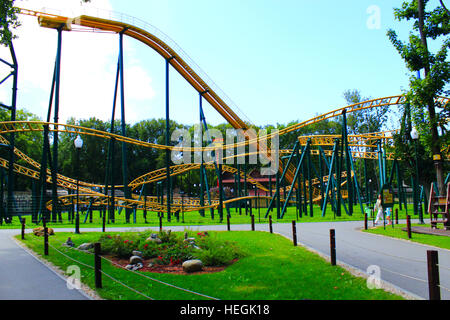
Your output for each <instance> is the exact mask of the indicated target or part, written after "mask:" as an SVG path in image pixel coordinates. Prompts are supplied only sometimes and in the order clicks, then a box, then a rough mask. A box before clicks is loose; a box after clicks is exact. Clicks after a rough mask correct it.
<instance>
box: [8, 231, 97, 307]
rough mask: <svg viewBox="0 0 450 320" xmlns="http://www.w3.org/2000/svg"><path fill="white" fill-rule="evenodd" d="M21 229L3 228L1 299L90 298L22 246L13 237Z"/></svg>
mask: <svg viewBox="0 0 450 320" xmlns="http://www.w3.org/2000/svg"><path fill="white" fill-rule="evenodd" d="M30 231H31V230H30ZM18 233H20V230H0V300H87V299H89V298H88V297H87V295H85V294H84V293H83V292H81V291H79V290H76V289H68V288H67V285H66V281H65V280H64V279H62V278H61V277H60V276H59V275H57V274H56V273H55V272H54V271H53V270H51V269H50V268H49V267H47V266H46V265H44V264H43V263H42V262H40V261H38V260H37V259H36V258H35V257H34V256H32V255H31V254H29V253H28V252H27V251H26V250H24V249H23V248H22V247H21V246H19V245H18V244H17V243H16V242H15V241H14V240H13V239H12V236H13V235H16V234H18Z"/></svg>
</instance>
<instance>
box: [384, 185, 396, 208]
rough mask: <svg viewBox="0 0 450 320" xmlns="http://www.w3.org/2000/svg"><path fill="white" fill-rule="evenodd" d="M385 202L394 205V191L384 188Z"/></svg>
mask: <svg viewBox="0 0 450 320" xmlns="http://www.w3.org/2000/svg"><path fill="white" fill-rule="evenodd" d="M383 204H384V205H393V204H394V193H393V192H391V190H390V189H383Z"/></svg>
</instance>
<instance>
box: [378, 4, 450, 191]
mask: <svg viewBox="0 0 450 320" xmlns="http://www.w3.org/2000/svg"><path fill="white" fill-rule="evenodd" d="M428 3H429V0H410V1H404V2H403V3H402V7H401V8H397V9H394V14H395V17H396V19H397V20H399V21H403V20H406V21H412V22H413V25H412V31H411V33H410V36H409V41H408V42H407V43H405V42H403V41H401V40H400V39H399V38H398V35H397V33H396V32H395V31H394V30H392V29H391V30H389V31H388V33H387V35H388V37H389V39H390V41H391V42H392V44H393V45H394V47H395V48H396V49H397V51H398V52H399V54H400V55H401V57H402V58H403V60H405V63H406V66H407V67H408V69H409V70H410V71H411V72H412V75H411V77H410V88H409V91H408V92H407V98H408V102H409V104H410V107H411V113H412V122H413V123H414V125H415V126H416V127H417V130H418V131H419V133H420V142H421V144H423V148H424V150H425V152H424V153H423V154H422V155H421V156H423V157H425V158H427V161H428V160H429V159H431V157H432V156H433V155H438V156H441V146H443V145H445V143H448V141H449V137H448V131H447V130H446V128H445V125H446V123H447V121H448V120H447V119H448V106H444V105H441V104H439V103H437V102H436V100H435V99H436V98H437V97H438V96H440V95H448V94H449V91H448V90H446V88H447V87H446V85H447V84H448V81H449V79H450V62H448V60H447V55H448V49H449V47H450V39H449V38H448V34H449V32H450V23H449V22H450V15H449V13H448V10H447V9H446V8H445V7H444V6H443V3H442V2H441V5H439V6H437V7H435V8H434V9H429V10H428V11H427V10H426V9H427V5H428ZM431 41H433V42H434V43H438V44H440V49H439V50H437V51H436V52H435V53H432V52H431V51H430V50H429V42H431ZM421 70H424V73H425V77H423V78H420V77H419V76H417V73H418V72H420V71H421ZM438 127H440V128H441V130H442V131H443V132H442V135H441V136H439V134H438ZM404 133H405V134H406V135H409V132H406V131H404ZM408 140H410V139H409V138H408V137H406V138H399V139H397V140H396V142H397V143H398V144H400V143H405V142H408ZM396 147H397V149H398V150H399V151H403V152H408V151H409V149H408V147H407V146H400V145H398V146H396ZM402 156H403V158H407V157H408V156H409V154H408V153H404V154H403V155H402ZM435 167H436V178H437V181H438V185H439V189H440V190H441V191H442V190H443V181H444V168H443V162H442V161H436V163H435Z"/></svg>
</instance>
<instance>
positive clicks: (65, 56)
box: [0, 0, 155, 122]
mask: <svg viewBox="0 0 450 320" xmlns="http://www.w3.org/2000/svg"><path fill="white" fill-rule="evenodd" d="M80 3H81V2H80V0H64V1H61V0H47V1H41V0H33V1H25V0H24V1H16V3H15V4H16V6H19V7H24V8H29V9H35V10H41V9H42V7H48V8H55V9H58V10H61V14H67V15H69V16H75V15H78V13H76V11H77V10H79V9H80V8H90V7H92V5H91V4H83V5H82V6H81V5H80ZM95 6H96V7H99V8H101V9H105V10H111V9H112V6H111V4H110V3H109V0H96V1H95ZM94 13H95V12H94ZM20 19H21V21H22V26H21V27H20V28H19V29H18V30H17V34H18V36H19V38H18V39H17V40H15V41H14V47H15V51H16V55H17V59H18V62H19V84H18V87H19V91H18V92H19V93H18V107H19V108H21V107H25V108H26V109H27V110H28V111H31V112H33V113H35V114H37V115H38V116H40V117H41V118H42V119H44V120H45V118H46V115H47V108H48V99H49V96H50V88H51V81H52V76H53V68H54V63H55V57H56V44H57V32H56V31H55V30H53V29H47V28H42V27H40V26H39V25H38V23H37V19H36V18H35V17H30V16H23V15H20ZM118 39H119V38H118V36H117V35H114V34H104V33H92V32H63V36H62V62H61V88H60V112H59V122H65V121H66V120H67V119H68V118H69V117H71V116H74V117H76V118H84V119H86V118H89V117H97V118H100V119H102V120H108V119H110V117H111V109H112V102H113V94H114V81H115V74H116V68H117V59H118V45H119V40H118ZM124 46H125V48H124V49H125V52H126V58H127V59H126V60H125V76H124V78H125V99H126V109H127V110H126V120H127V122H135V121H139V120H141V119H140V118H139V110H130V108H139V105H140V104H143V105H149V104H150V101H151V100H152V98H153V97H154V96H155V92H154V89H153V88H152V78H151V76H150V75H149V74H148V72H147V71H146V70H144V69H143V68H141V67H140V61H139V60H138V59H137V58H135V57H134V54H135V52H134V50H129V49H131V48H130V45H129V44H127V41H125V44H124ZM0 57H2V58H4V59H7V60H9V59H8V58H9V50H8V49H7V48H1V49H0ZM2 74H3V73H2ZM10 92H11V86H10V84H6V83H5V84H3V85H2V86H0V99H3V98H4V97H5V96H6V97H9V95H10ZM6 101H8V100H7V99H6ZM116 110H117V111H116V119H118V118H119V117H120V108H119V105H118V107H117V109H116ZM51 121H53V115H52V119H51Z"/></svg>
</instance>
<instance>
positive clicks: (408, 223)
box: [406, 215, 411, 239]
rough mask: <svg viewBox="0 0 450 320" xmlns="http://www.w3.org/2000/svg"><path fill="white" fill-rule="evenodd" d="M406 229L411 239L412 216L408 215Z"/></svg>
mask: <svg viewBox="0 0 450 320" xmlns="http://www.w3.org/2000/svg"><path fill="white" fill-rule="evenodd" d="M406 231H407V232H408V238H409V239H411V217H410V215H406Z"/></svg>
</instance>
